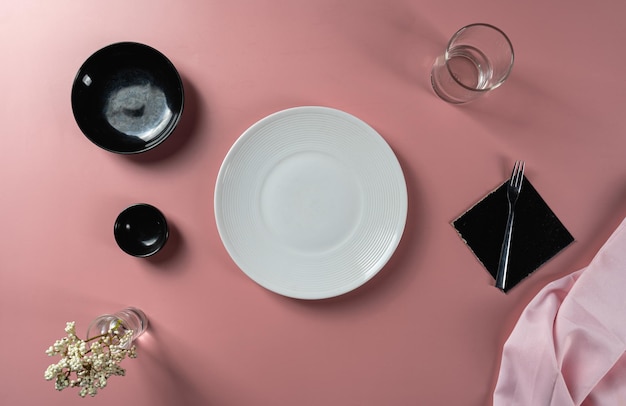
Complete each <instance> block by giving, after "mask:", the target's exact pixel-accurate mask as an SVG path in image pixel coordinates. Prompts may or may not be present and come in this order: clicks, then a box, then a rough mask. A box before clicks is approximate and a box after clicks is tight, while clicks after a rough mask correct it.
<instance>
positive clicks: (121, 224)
mask: <svg viewBox="0 0 626 406" xmlns="http://www.w3.org/2000/svg"><path fill="white" fill-rule="evenodd" d="M113 234H114V235H115V241H116V242H117V245H119V247H120V248H121V249H122V250H123V251H124V252H126V253H127V254H130V255H133V256H135V257H147V256H150V255H153V254H156V253H157V252H158V251H159V250H160V249H161V248H162V247H163V246H164V245H165V242H166V241H167V237H168V235H169V232H168V227H167V221H166V220H165V216H163V214H162V213H161V212H160V211H159V209H157V208H156V207H154V206H151V205H149V204H145V203H141V204H136V205H133V206H130V207H128V208H127V209H125V210H124V211H122V212H121V213H120V214H119V216H118V217H117V219H116V220H115V225H114V228H113Z"/></svg>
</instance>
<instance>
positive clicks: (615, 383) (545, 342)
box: [494, 220, 626, 406]
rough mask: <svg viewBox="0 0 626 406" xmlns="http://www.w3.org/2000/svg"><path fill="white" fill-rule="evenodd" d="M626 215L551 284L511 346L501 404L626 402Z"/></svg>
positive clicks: (498, 396)
mask: <svg viewBox="0 0 626 406" xmlns="http://www.w3.org/2000/svg"><path fill="white" fill-rule="evenodd" d="M625 351H626V220H624V221H622V223H621V224H620V226H619V227H618V228H617V230H616V231H615V232H614V233H613V235H612V236H611V237H610V238H609V240H608V241H607V242H606V243H605V244H604V246H603V247H602V248H601V249H600V251H599V252H598V254H597V255H596V256H595V257H594V259H593V260H592V261H591V263H590V264H589V266H587V267H586V268H583V269H581V270H579V271H577V272H574V273H573V274H571V275H568V276H566V277H564V278H561V279H559V280H556V281H554V282H552V283H550V284H549V285H547V286H546V287H545V288H543V289H542V290H541V291H540V292H539V293H538V294H537V296H536V297H535V298H534V299H533V300H532V301H531V302H530V303H529V304H528V306H527V307H526V309H525V310H524V311H523V313H522V315H521V316H520V319H519V321H518V322H517V325H516V326H515V328H514V329H513V332H512V333H511V336H510V337H509V338H508V340H507V341H506V343H505V345H504V350H503V354H502V363H501V366H500V374H499V376H498V381H497V384H496V388H495V392H494V405H496V406H514V405H525V406H543V405H551V406H570V405H584V406H591V405H611V406H612V405H626V356H625Z"/></svg>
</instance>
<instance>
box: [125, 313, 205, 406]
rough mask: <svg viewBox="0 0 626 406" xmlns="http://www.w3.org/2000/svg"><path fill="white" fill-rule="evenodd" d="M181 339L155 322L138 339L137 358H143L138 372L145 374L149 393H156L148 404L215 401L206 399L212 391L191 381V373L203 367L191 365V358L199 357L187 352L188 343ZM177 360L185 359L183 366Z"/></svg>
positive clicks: (203, 405)
mask: <svg viewBox="0 0 626 406" xmlns="http://www.w3.org/2000/svg"><path fill="white" fill-rule="evenodd" d="M165 335H167V337H165ZM179 341H180V340H178V338H177V337H176V336H173V335H171V334H169V333H165V332H164V330H163V329H162V328H161V327H159V326H158V325H157V326H155V325H154V323H153V322H152V321H151V323H150V327H149V328H148V331H147V332H146V334H144V336H142V337H141V338H140V339H139V340H138V343H137V352H138V354H139V355H138V359H139V357H141V362H140V363H139V364H140V365H141V366H140V369H141V370H140V371H137V373H138V374H140V375H141V376H143V377H144V378H143V379H144V380H145V383H146V385H148V386H149V387H150V390H149V391H147V392H148V393H151V394H152V396H153V399H151V401H147V402H146V404H151V405H155V406H157V405H163V406H170V405H188V406H195V405H198V406H200V405H202V406H210V405H212V404H213V403H212V402H211V401H210V400H209V399H207V398H206V393H207V392H209V391H208V390H207V389H206V388H199V387H198V386H197V385H195V384H194V383H193V382H192V380H191V375H193V374H196V373H198V372H199V371H201V370H202V369H201V368H200V367H198V368H194V367H193V365H189V360H193V359H195V358H196V357H195V356H194V355H193V354H188V353H187V352H188V351H187V349H186V347H185V345H184V344H182V343H180V342H179ZM164 343H167V344H164ZM174 350H175V353H174V352H173V351H174ZM176 360H184V365H183V361H178V362H177V361H176Z"/></svg>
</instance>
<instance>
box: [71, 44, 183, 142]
mask: <svg viewBox="0 0 626 406" xmlns="http://www.w3.org/2000/svg"><path fill="white" fill-rule="evenodd" d="M183 101H184V91H183V83H182V80H181V78H180V76H179V74H178V71H177V70H176V68H175V67H174V65H173V64H172V63H171V62H170V61H169V59H167V58H166V57H165V55H163V54H162V53H160V52H159V51H157V50H156V49H154V48H151V47H149V46H147V45H143V44H139V43H136V42H120V43H116V44H112V45H109V46H107V47H104V48H102V49H100V50H99V51H97V52H96V53H94V54H93V55H91V56H90V57H89V58H88V59H87V60H86V61H85V63H84V64H83V65H82V66H81V67H80V69H79V70H78V73H77V74H76V78H75V79H74V84H73V86H72V110H73V112H74V118H75V119H76V123H77V124H78V127H79V128H80V129H81V131H82V132H83V134H85V136H87V138H88V139H89V140H91V141H92V142H93V143H94V144H96V145H97V146H99V147H101V148H103V149H105V150H107V151H111V152H116V153H119V154H136V153H140V152H144V151H147V150H149V149H152V148H154V147H156V146H157V145H159V144H160V143H162V142H163V141H164V140H165V139H166V138H167V137H168V136H169V135H170V134H171V133H172V131H174V128H176V125H177V124H178V121H179V120H180V117H181V115H182V112H183Z"/></svg>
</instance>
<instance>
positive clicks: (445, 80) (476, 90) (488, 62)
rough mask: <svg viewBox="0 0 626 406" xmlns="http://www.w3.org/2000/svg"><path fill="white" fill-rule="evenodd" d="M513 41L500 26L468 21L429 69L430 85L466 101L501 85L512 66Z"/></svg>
mask: <svg viewBox="0 0 626 406" xmlns="http://www.w3.org/2000/svg"><path fill="white" fill-rule="evenodd" d="M513 59H514V53H513V45H511V41H509V38H508V37H507V36H506V34H505V33H504V32H502V31H501V30H500V29H499V28H496V27H494V26H493V25H489V24H480V23H479V24H470V25H467V26H465V27H463V28H461V29H460V30H458V31H457V32H456V33H455V34H454V35H453V36H452V38H451V39H450V42H448V46H447V48H446V51H445V53H444V54H443V55H441V56H439V57H438V58H437V59H436V60H435V63H434V64H433V68H432V71H431V75H430V79H431V83H432V86H433V89H434V91H435V93H437V95H438V96H439V97H440V98H442V99H443V100H445V101H447V102H450V103H457V104H458V103H466V102H469V101H471V100H474V99H476V98H477V97H480V96H482V95H484V94H486V93H488V92H490V91H492V90H493V89H495V88H497V87H498V86H500V85H501V84H502V83H504V81H505V80H506V78H507V77H508V76H509V74H510V73H511V69H512V68H513Z"/></svg>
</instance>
